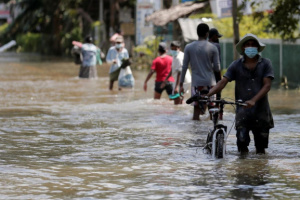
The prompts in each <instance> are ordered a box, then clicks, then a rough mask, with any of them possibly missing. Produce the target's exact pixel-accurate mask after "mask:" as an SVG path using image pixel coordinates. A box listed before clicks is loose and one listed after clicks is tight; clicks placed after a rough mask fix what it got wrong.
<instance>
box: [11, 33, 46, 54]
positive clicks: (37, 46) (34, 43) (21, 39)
mask: <svg viewBox="0 0 300 200" xmlns="http://www.w3.org/2000/svg"><path fill="white" fill-rule="evenodd" d="M16 42H17V44H18V49H17V52H42V48H43V47H42V36H41V34H39V33H26V34H23V35H19V36H18V37H17V39H16Z"/></svg>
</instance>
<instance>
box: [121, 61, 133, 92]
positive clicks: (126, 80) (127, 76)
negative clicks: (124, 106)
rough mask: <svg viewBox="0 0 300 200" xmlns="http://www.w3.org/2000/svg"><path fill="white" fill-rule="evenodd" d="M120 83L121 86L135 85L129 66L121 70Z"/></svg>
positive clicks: (130, 86) (129, 86)
mask: <svg viewBox="0 0 300 200" xmlns="http://www.w3.org/2000/svg"><path fill="white" fill-rule="evenodd" d="M118 83H119V87H125V88H132V87H133V86H134V78H133V75H132V72H131V69H130V67H129V66H128V67H126V68H124V69H121V70H120V74H119V77H118Z"/></svg>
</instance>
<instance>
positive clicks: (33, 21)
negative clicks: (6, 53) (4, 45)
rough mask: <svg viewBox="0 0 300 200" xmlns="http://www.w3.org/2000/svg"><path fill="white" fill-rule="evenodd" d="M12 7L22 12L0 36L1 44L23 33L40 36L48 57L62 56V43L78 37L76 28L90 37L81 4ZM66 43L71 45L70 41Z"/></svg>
mask: <svg viewBox="0 0 300 200" xmlns="http://www.w3.org/2000/svg"><path fill="white" fill-rule="evenodd" d="M16 4H17V6H19V7H21V8H22V12H21V13H20V14H19V16H18V17H17V18H16V19H15V20H14V21H13V23H12V24H10V25H9V27H8V28H7V29H6V31H5V32H4V33H2V34H1V36H0V39H1V40H11V39H15V38H17V37H18V36H19V35H22V34H27V33H40V34H41V35H42V37H43V40H42V41H43V43H44V44H43V45H44V46H45V47H44V48H45V49H46V48H48V49H49V50H48V52H50V53H51V54H56V55H61V54H63V53H64V52H63V50H64V48H63V47H62V44H63V41H66V40H67V39H68V38H70V37H69V35H70V34H72V33H74V32H77V33H78V31H77V30H78V27H80V26H81V28H80V29H81V33H82V31H83V33H82V34H87V33H90V30H91V23H92V22H93V20H91V18H90V16H89V14H88V13H86V12H85V11H84V10H83V9H80V8H81V7H84V4H83V3H82V0H53V1H47V0H22V1H17V3H16ZM74 29H77V30H75V31H74ZM79 34H80V31H79ZM79 37H80V36H79ZM73 39H74V40H76V39H79V38H78V37H77V38H73ZM67 43H69V44H70V45H71V41H67Z"/></svg>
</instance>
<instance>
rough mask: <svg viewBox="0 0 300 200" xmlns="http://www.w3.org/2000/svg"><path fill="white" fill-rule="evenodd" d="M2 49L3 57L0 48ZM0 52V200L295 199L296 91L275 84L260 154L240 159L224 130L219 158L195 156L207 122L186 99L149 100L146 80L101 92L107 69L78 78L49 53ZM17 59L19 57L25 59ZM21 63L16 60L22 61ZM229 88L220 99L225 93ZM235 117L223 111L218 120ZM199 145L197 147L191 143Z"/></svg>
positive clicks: (140, 74)
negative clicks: (270, 125)
mask: <svg viewBox="0 0 300 200" xmlns="http://www.w3.org/2000/svg"><path fill="white" fill-rule="evenodd" d="M6 55H7V54H6ZM9 57H11V55H10V54H9V56H3V55H2V56H0V61H3V60H4V61H3V62H1V64H0V71H1V73H0V92H1V100H0V101H1V104H0V106H1V107H0V137H1V140H0V177H1V180H0V189H1V190H0V199H298V197H299V195H300V184H299V171H300V167H299V166H300V165H299V164H300V162H299V157H300V153H299V152H300V147H299V142H300V141H299V140H300V136H299V128H300V121H299V111H300V106H299V105H298V102H299V91H296V90H295V91H285V90H278V89H274V90H273V91H272V92H271V93H270V95H269V99H270V102H271V106H272V109H273V113H274V120H275V128H274V129H272V130H271V135H270V147H269V149H268V150H267V154H266V155H262V156H261V155H260V156H259V155H255V149H254V146H253V141H251V144H250V145H251V146H250V154H249V155H248V156H246V157H241V156H239V154H238V153H237V150H236V145H235V133H234V130H232V131H231V134H230V135H229V138H228V141H227V155H226V158H225V159H222V160H214V159H212V158H210V157H209V156H208V155H206V154H205V153H203V151H202V148H201V146H203V145H204V140H205V138H206V131H207V129H208V128H209V127H211V125H212V123H211V121H209V120H208V116H207V115H206V116H204V117H203V118H202V121H201V122H194V121H192V120H191V113H192V108H191V107H190V106H189V105H180V106H174V105H173V104H172V102H171V101H168V100H167V99H166V97H167V96H166V95H165V96H164V98H163V99H162V100H159V101H154V100H152V96H153V92H152V91H153V84H151V83H153V81H154V78H153V79H152V82H151V81H150V83H149V91H148V92H147V93H144V91H143V90H142V84H143V81H144V79H145V77H146V75H147V72H145V71H133V73H134V76H135V78H136V87H135V88H134V90H123V91H112V92H111V91H109V90H108V76H107V74H108V69H109V66H107V65H104V66H101V67H99V68H98V73H99V78H98V79H95V80H82V79H79V78H78V77H77V75H78V70H79V67H78V66H76V65H74V64H73V63H72V62H70V61H53V59H47V60H46V61H45V60H40V59H37V60H35V62H28V60H29V59H28V60H25V61H26V62H23V60H22V59H23V57H24V56H23V57H22V56H21V57H16V56H15V55H14V59H11V60H9V59H8V58H9ZM25 57H26V56H25ZM21 61H22V62H21ZM232 95H233V85H231V86H230V87H229V88H228V89H227V90H226V91H224V93H223V96H226V97H232ZM233 118H234V114H233V113H232V109H229V108H227V111H226V112H225V114H224V123H225V124H226V125H227V126H229V127H231V126H232V123H233ZM199 146H200V147H199Z"/></svg>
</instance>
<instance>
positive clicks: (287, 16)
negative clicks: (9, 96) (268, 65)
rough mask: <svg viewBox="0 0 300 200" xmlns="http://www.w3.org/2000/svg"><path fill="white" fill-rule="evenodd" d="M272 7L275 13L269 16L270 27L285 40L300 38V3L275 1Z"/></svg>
mask: <svg viewBox="0 0 300 200" xmlns="http://www.w3.org/2000/svg"><path fill="white" fill-rule="evenodd" d="M272 6H274V12H273V13H271V14H270V15H269V19H270V23H269V25H268V27H269V28H271V30H272V31H274V32H275V33H278V34H279V35H280V36H281V38H282V39H284V40H295V39H296V38H300V34H299V20H300V1H299V0H274V1H273V3H272Z"/></svg>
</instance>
